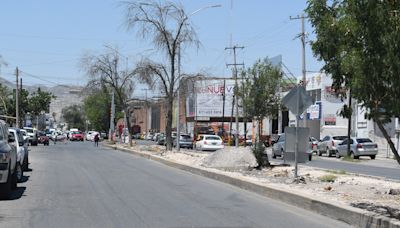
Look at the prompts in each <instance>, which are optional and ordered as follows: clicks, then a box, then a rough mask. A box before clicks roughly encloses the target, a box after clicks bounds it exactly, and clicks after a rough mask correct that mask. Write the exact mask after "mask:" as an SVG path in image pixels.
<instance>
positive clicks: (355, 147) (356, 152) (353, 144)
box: [336, 138, 378, 159]
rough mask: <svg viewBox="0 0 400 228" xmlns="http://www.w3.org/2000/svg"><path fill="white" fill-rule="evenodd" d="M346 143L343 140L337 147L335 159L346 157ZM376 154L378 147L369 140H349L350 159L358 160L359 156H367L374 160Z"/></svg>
mask: <svg viewBox="0 0 400 228" xmlns="http://www.w3.org/2000/svg"><path fill="white" fill-rule="evenodd" d="M347 141H348V139H345V140H343V142H342V143H340V144H339V145H338V146H337V152H336V157H337V158H340V157H344V156H346V155H347ZM377 154H378V145H377V144H376V143H374V142H372V140H371V139H369V138H350V157H352V158H355V159H358V158H359V157H360V156H369V157H371V159H375V157H376V155H377Z"/></svg>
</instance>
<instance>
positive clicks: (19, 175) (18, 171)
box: [15, 162, 24, 182]
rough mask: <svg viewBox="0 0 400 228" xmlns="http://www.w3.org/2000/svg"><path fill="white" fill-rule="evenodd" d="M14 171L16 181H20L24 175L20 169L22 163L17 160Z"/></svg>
mask: <svg viewBox="0 0 400 228" xmlns="http://www.w3.org/2000/svg"><path fill="white" fill-rule="evenodd" d="M15 173H16V175H17V182H22V177H23V176H24V171H23V170H22V165H21V163H19V162H17V164H16V167H15Z"/></svg>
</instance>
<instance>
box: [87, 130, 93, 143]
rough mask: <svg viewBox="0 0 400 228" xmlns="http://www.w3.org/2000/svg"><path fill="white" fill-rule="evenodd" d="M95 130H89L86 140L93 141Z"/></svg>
mask: <svg viewBox="0 0 400 228" xmlns="http://www.w3.org/2000/svg"><path fill="white" fill-rule="evenodd" d="M93 133H94V131H88V132H87V133H86V141H92V138H93V136H94V135H93Z"/></svg>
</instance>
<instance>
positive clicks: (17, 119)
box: [15, 67, 19, 128]
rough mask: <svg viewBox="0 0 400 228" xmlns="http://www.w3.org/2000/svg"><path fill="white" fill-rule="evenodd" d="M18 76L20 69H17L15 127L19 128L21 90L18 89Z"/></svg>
mask: <svg viewBox="0 0 400 228" xmlns="http://www.w3.org/2000/svg"><path fill="white" fill-rule="evenodd" d="M18 76H19V70H18V67H17V68H16V69H15V78H16V80H15V117H16V120H15V126H16V127H17V128H19V96H18V95H19V92H18V91H19V89H18Z"/></svg>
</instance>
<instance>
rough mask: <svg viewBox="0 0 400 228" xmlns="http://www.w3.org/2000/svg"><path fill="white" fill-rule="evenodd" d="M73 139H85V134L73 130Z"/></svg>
mask: <svg viewBox="0 0 400 228" xmlns="http://www.w3.org/2000/svg"><path fill="white" fill-rule="evenodd" d="M69 140H71V141H83V134H82V132H80V131H73V132H71V137H70V138H69Z"/></svg>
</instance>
